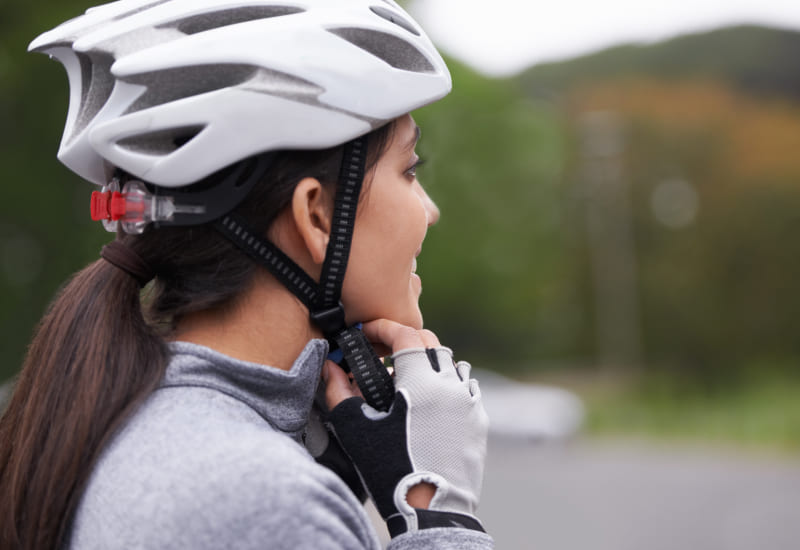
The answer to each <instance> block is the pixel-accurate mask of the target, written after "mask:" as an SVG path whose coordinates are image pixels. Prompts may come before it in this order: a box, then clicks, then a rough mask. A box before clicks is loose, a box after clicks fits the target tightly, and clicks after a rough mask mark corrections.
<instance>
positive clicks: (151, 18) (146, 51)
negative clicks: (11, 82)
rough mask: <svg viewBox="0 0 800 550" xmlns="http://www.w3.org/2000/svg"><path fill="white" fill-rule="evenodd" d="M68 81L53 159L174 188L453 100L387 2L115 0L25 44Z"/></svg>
mask: <svg viewBox="0 0 800 550" xmlns="http://www.w3.org/2000/svg"><path fill="white" fill-rule="evenodd" d="M29 50H31V51H37V52H44V53H47V54H49V55H51V56H52V57H54V58H56V59H57V60H59V61H60V62H61V63H62V64H63V65H64V66H65V67H66V70H67V75H68V77H69V83H70V103H69V113H68V116H67V123H66V126H65V128H64V135H63V137H62V141H61V146H60V148H59V152H58V158H59V160H61V162H63V163H64V164H65V165H66V166H67V167H68V168H70V169H71V170H72V171H74V172H76V173H77V174H79V175H80V176H82V177H83V178H85V179H87V180H89V181H91V182H94V183H96V184H99V185H105V184H106V183H107V182H108V180H109V177H110V174H111V172H112V171H113V169H114V168H120V169H122V170H124V171H125V172H127V173H129V174H131V175H133V176H136V177H137V178H140V179H142V180H143V181H146V182H148V183H151V184H154V185H157V186H160V187H166V188H170V187H181V186H185V185H188V184H191V183H193V182H196V181H198V180H201V179H202V178H204V177H206V176H208V175H209V174H212V173H214V172H215V171H218V170H220V169H221V168H223V167H225V166H228V165H231V164H233V163H235V162H236V161H239V160H242V159H244V158H247V157H250V156H253V155H256V154H258V153H262V152H265V151H271V150H279V149H318V148H326V147H331V146H335V145H339V144H342V143H345V142H347V141H348V140H350V139H352V138H354V137H357V136H359V135H362V134H365V133H367V132H369V131H370V130H372V129H374V128H376V127H378V126H380V125H382V124H384V123H386V122H387V121H389V120H391V119H393V118H395V117H397V116H400V115H402V114H405V113H407V112H409V111H411V110H413V109H416V108H418V107H421V106H423V105H426V104H428V103H431V102H433V101H435V100H437V99H439V98H441V97H443V96H444V95H446V94H447V93H448V92H449V91H450V88H451V79H450V74H449V72H448V70H447V67H446V66H445V64H444V61H443V60H442V58H441V56H440V55H439V53H438V52H437V51H436V49H435V48H434V46H433V44H432V43H431V42H430V40H429V39H428V37H427V36H426V35H425V34H424V32H423V31H422V30H421V29H420V27H419V26H418V25H417V24H416V23H415V22H414V21H413V20H412V19H411V17H410V16H409V15H408V14H407V13H406V12H405V11H403V10H402V8H400V7H399V6H398V5H397V4H396V3H395V2H393V1H391V0H284V1H280V0H278V1H275V0H160V1H154V0H121V1H118V2H114V3H111V4H106V5H103V6H99V7H96V8H91V9H89V10H88V11H87V12H86V14H85V15H83V16H80V17H77V18H75V19H72V20H70V21H67V22H66V23H64V24H62V25H60V26H58V27H56V28H55V29H53V30H51V31H49V32H46V33H44V34H42V35H41V36H39V37H38V38H36V39H35V40H34V41H33V42H32V43H31V45H30V47H29Z"/></svg>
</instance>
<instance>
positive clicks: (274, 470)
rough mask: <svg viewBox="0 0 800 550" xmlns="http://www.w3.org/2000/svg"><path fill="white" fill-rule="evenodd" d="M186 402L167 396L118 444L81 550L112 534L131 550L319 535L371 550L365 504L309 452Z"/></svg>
mask: <svg viewBox="0 0 800 550" xmlns="http://www.w3.org/2000/svg"><path fill="white" fill-rule="evenodd" d="M178 393H179V395H176V390H173V389H169V388H167V389H165V390H159V391H157V392H156V393H155V394H154V395H153V396H152V397H151V399H149V400H148V401H147V402H146V403H145V404H144V406H143V407H142V408H141V409H140V410H139V411H138V412H137V413H136V414H135V415H134V417H132V418H131V420H130V421H129V422H128V423H127V424H126V426H125V427H124V428H123V429H122V430H120V432H119V433H118V434H117V435H116V437H115V438H114V439H113V440H112V441H111V443H110V445H109V447H108V448H107V449H106V451H105V452H104V453H103V455H102V457H101V459H100V460H99V462H98V464H97V466H96V468H95V470H94V472H93V474H92V476H91V479H90V482H89V484H88V486H87V489H86V492H85V494H84V496H83V500H82V502H81V505H80V507H79V511H78V515H77V517H76V522H75V526H74V531H73V533H74V534H73V547H74V548H84V547H86V548H92V547H98V548H99V547H101V546H102V544H98V545H85V544H78V545H75V544H74V543H77V542H81V541H84V540H87V537H88V540H93V539H94V538H95V537H98V536H100V535H102V533H103V529H104V526H108V525H114V526H115V528H114V534H113V537H115V539H116V540H119V538H120V536H122V537H123V538H126V537H127V540H128V542H129V543H130V544H128V543H126V545H125V546H126V547H127V546H134V547H135V546H142V547H157V546H159V545H162V546H168V547H170V548H181V547H187V548H189V547H191V548H206V547H219V546H220V545H221V546H226V545H232V546H236V547H241V548H250V547H251V546H250V544H249V543H248V542H246V540H247V539H248V537H253V543H254V544H253V547H261V546H263V543H264V540H265V539H264V538H263V537H268V538H267V539H266V540H270V541H272V540H274V537H275V536H276V535H280V540H295V546H291V545H287V546H286V547H287V548H289V547H302V545H301V546H296V544H299V542H298V541H301V540H307V539H305V538H303V539H297V538H296V537H297V536H299V534H303V537H307V536H311V535H312V534H315V533H316V534H315V535H314V536H316V537H317V538H318V537H319V536H320V535H319V533H327V534H325V535H324V537H331V536H333V537H334V539H336V540H340V539H341V541H342V542H343V545H342V546H337V545H333V546H330V547H331V548H337V547H342V548H346V547H370V546H369V544H365V542H364V541H370V540H371V538H372V537H373V535H372V531H371V528H370V527H369V524H368V520H367V519H366V516H365V514H364V512H363V509H362V507H361V506H360V503H359V502H358V501H357V500H356V499H355V497H354V496H353V495H352V494H351V493H350V491H349V489H347V487H346V485H344V483H342V482H341V480H339V478H338V477H336V476H335V475H333V474H332V473H331V472H330V471H328V470H327V469H326V468H324V467H322V466H320V465H318V464H317V463H316V462H315V461H314V460H313V459H312V458H311V457H310V455H309V454H308V453H307V452H306V451H305V449H304V448H303V447H302V446H301V445H300V444H299V443H297V442H296V441H295V440H293V439H292V438H291V437H289V436H288V435H286V434H284V433H282V432H280V431H278V430H276V429H275V428H274V427H272V426H271V425H270V424H269V423H268V422H266V420H264V419H262V418H260V417H259V416H258V414H256V413H255V412H254V411H253V410H252V409H250V408H249V407H247V406H246V404H242V403H240V402H238V401H237V400H231V398H229V397H227V396H224V395H222V394H219V392H215V391H213V390H207V389H204V388H193V389H192V390H191V391H178ZM143 530H144V531H146V532H143ZM124 533H128V535H125V534H124ZM142 537H149V538H146V539H142ZM153 537H156V538H153ZM229 537H230V538H229ZM237 537H238V538H237ZM240 538H241V539H242V540H239V539H240ZM259 538H261V540H257V539H259ZM107 540H114V539H107V538H105V537H104V536H100V538H99V539H98V542H102V543H103V544H105V543H106V541H107ZM233 541H236V543H235V544H234V542H233ZM348 544H349V546H348ZM270 546H271V547H278V546H273V545H272V544H270ZM279 547H283V546H279ZM322 547H324V545H323V546H322Z"/></svg>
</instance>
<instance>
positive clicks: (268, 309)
mask: <svg viewBox="0 0 800 550" xmlns="http://www.w3.org/2000/svg"><path fill="white" fill-rule="evenodd" d="M255 279H256V280H255V281H254V283H253V284H252V285H251V287H250V289H249V290H247V291H246V292H244V293H243V294H242V296H241V297H240V298H239V299H238V300H237V301H236V303H234V304H233V305H231V306H230V307H229V308H227V309H225V310H224V311H218V310H214V311H202V312H198V313H193V314H191V315H187V316H186V317H184V318H183V319H182V320H181V321H180V323H179V325H178V328H177V330H176V331H175V334H174V335H173V337H172V339H173V340H181V341H184V342H192V343H194V344H199V345H202V346H206V347H209V348H211V349H214V350H216V351H218V352H220V353H224V354H225V355H227V356H229V357H233V358H235V359H239V360H242V361H249V362H252V363H260V364H264V365H270V366H272V367H276V368H280V369H283V370H289V369H290V368H291V367H292V365H293V364H294V361H295V359H297V357H298V356H299V355H300V352H302V351H303V348H305V346H306V344H308V341H309V340H311V339H313V338H321V337H322V334H321V333H320V331H319V330H318V329H316V327H314V326H312V325H311V322H310V321H309V318H308V311H307V310H306V308H305V306H304V305H303V304H302V303H301V302H300V301H299V300H298V299H297V298H296V297H295V296H294V295H293V294H292V293H291V292H289V291H288V290H287V289H286V288H285V287H284V286H283V285H281V284H280V283H278V282H277V281H276V280H275V279H273V278H272V276H270V275H268V274H266V273H257V274H256V277H255Z"/></svg>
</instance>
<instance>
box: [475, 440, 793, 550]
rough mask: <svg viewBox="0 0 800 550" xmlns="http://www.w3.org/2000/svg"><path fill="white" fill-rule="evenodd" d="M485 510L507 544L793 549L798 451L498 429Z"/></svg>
mask: <svg viewBox="0 0 800 550" xmlns="http://www.w3.org/2000/svg"><path fill="white" fill-rule="evenodd" d="M479 516H480V518H481V519H482V520H483V522H484V524H485V526H486V528H487V530H488V531H489V532H490V533H491V534H492V535H493V536H494V538H495V541H496V547H497V548H498V549H502V550H516V549H536V550H540V549H541V550H588V549H591V550H634V549H636V550H642V549H647V550H662V549H663V550H667V549H669V550H675V549H681V550H754V549H759V550H760V549H764V550H790V549H792V550H796V549H797V548H800V460H797V461H794V462H792V461H790V460H789V459H777V458H764V457H759V458H755V457H754V456H752V455H750V456H741V455H736V454H728V453H726V452H723V451H718V450H699V449H696V448H691V449H690V448H683V449H681V448H676V447H668V446H663V445H659V446H657V447H656V446H653V445H646V444H634V443H629V442H621V441H603V440H599V441H594V440H592V441H584V440H577V441H574V442H570V443H560V444H559V443H550V444H543V445H536V444H531V443H527V442H524V441H521V440H514V439H502V438H498V437H494V438H492V439H491V440H490V446H489V458H488V463H487V469H486V477H485V480H484V492H483V496H482V499H481V509H480V513H479Z"/></svg>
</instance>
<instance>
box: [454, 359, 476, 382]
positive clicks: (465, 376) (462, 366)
mask: <svg viewBox="0 0 800 550" xmlns="http://www.w3.org/2000/svg"><path fill="white" fill-rule="evenodd" d="M456 371H458V376H459V378H461V380H469V376H470V374H471V373H472V365H470V364H469V363H467V362H466V361H459V362H458V363H456Z"/></svg>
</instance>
